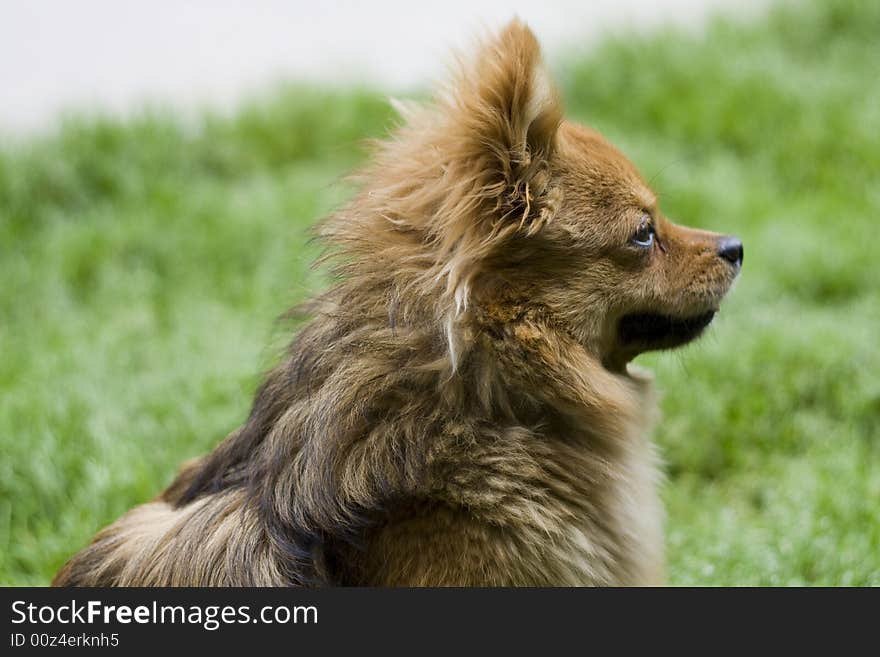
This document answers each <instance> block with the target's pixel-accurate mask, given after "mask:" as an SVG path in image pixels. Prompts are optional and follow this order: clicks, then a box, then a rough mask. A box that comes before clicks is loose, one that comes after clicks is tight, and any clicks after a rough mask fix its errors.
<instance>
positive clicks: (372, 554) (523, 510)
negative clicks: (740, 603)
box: [55, 21, 741, 586]
mask: <svg viewBox="0 0 880 657" xmlns="http://www.w3.org/2000/svg"><path fill="white" fill-rule="evenodd" d="M401 112H402V115H403V119H404V120H403V125H401V126H400V127H399V128H397V129H396V130H395V131H394V133H393V134H392V135H391V137H390V138H389V139H387V140H386V141H384V142H382V143H380V144H378V145H377V148H376V152H375V154H374V157H373V159H372V162H371V164H370V165H369V166H368V167H367V168H366V169H365V170H364V171H362V172H361V174H360V175H359V180H360V183H361V187H362V191H361V192H360V193H359V194H358V195H357V196H356V198H355V199H354V200H353V201H352V202H351V203H350V204H349V205H348V206H347V207H345V208H343V209H342V210H341V211H339V212H338V213H337V214H335V215H334V216H333V217H331V218H329V219H328V220H327V221H325V222H324V223H323V224H322V227H321V235H322V236H323V238H324V239H325V240H326V241H327V243H328V244H329V245H330V247H331V252H330V257H331V258H332V259H333V260H334V262H335V272H336V274H337V277H338V278H337V282H336V283H335V285H334V286H333V287H332V288H331V289H330V290H329V291H327V292H326V293H324V294H322V295H320V296H319V297H317V298H315V299H313V300H312V301H311V302H309V303H308V304H307V305H306V307H305V308H304V309H303V310H304V312H306V313H307V314H308V315H309V316H311V320H310V321H309V322H308V323H307V324H306V325H305V326H304V327H303V328H302V329H301V330H300V331H299V332H298V334H297V335H296V337H295V338H294V340H293V342H292V344H291V345H290V347H289V351H288V354H287V357H286V358H285V360H284V361H283V362H282V363H281V364H280V365H278V366H277V367H276V368H275V369H274V370H273V371H272V372H270V373H269V374H268V375H267V377H266V380H265V382H264V383H263V384H262V386H261V387H260V389H259V391H258V393H257V395H256V398H255V401H254V404H253V409H252V411H251V413H250V416H249V418H248V420H247V422H246V423H245V424H244V425H243V426H242V427H241V428H239V429H238V430H237V431H235V432H233V433H232V434H231V435H230V436H229V437H228V438H227V439H226V440H225V441H224V442H223V443H221V444H220V445H219V446H218V447H217V448H216V449H215V450H214V451H213V452H212V453H211V454H209V455H207V456H206V457H204V458H202V459H199V460H197V461H195V462H193V463H190V464H188V465H187V466H185V467H184V469H183V470H182V471H181V473H180V474H179V476H178V478H177V479H176V480H175V481H174V483H172V485H171V486H170V487H169V488H168V489H167V490H166V491H165V492H164V493H162V495H161V496H159V498H157V499H156V500H155V501H153V502H150V503H148V504H145V505H143V506H140V507H137V508H135V509H133V510H132V511H130V512H129V513H128V514H126V515H125V516H123V517H122V518H121V519H119V520H118V521H116V522H115V523H114V524H112V525H110V526H109V527H107V528H106V529H104V530H103V531H101V532H100V533H99V534H98V535H97V537H96V538H95V540H94V542H93V543H92V544H91V545H90V546H88V547H87V548H85V549H84V550H82V551H81V552H79V553H78V554H77V555H75V556H74V557H73V558H72V559H71V560H70V561H69V562H68V563H67V564H66V565H65V566H64V568H62V570H61V571H60V572H59V573H58V575H57V576H56V578H55V584H59V585H172V586H176V585H245V586H247V585H320V584H344V585H371V586H386V585H419V586H421V585H631V584H636V585H642V584H655V583H658V582H661V581H662V573H663V535H662V510H661V505H660V503H659V500H658V496H657V485H658V480H659V479H660V475H659V470H658V466H657V457H656V455H655V452H654V448H653V447H652V444H651V442H650V441H649V439H648V435H647V434H648V431H649V429H650V425H651V422H652V416H653V413H654V411H653V408H654V404H653V399H652V392H651V385H650V382H649V380H648V379H647V378H646V377H645V376H643V375H640V374H637V373H634V372H633V371H632V370H631V368H630V366H629V365H628V363H629V361H630V360H631V359H632V358H633V357H634V356H635V355H637V354H638V353H639V352H641V351H644V350H647V349H652V348H668V347H673V346H677V345H678V344H682V343H684V342H686V341H688V340H690V339H692V338H693V337H696V335H697V334H698V333H699V332H700V331H701V330H702V328H703V327H704V326H705V325H706V324H707V323H708V321H709V320H710V319H711V315H712V313H713V312H714V311H715V310H716V309H717V306H718V303H719V302H720V300H721V298H722V296H723V295H724V293H725V292H726V291H727V289H728V288H729V286H730V284H731V283H732V281H733V279H734V277H735V276H736V273H737V271H738V269H739V261H736V262H734V261H733V260H731V259H730V258H725V257H719V251H718V244H719V239H720V236H718V235H714V234H712V233H707V232H703V231H695V230H690V229H686V228H683V227H680V226H676V225H674V224H672V223H671V222H669V221H668V220H666V219H665V218H664V217H663V216H662V215H661V214H660V212H659V210H658V209H657V203H656V199H655V197H654V195H653V194H652V193H651V191H650V190H649V189H648V187H647V186H646V185H645V183H644V182H643V181H642V179H641V177H640V176H639V174H638V172H637V171H636V170H635V168H634V167H633V166H632V165H631V164H630V163H629V162H628V161H627V160H626V158H625V157H624V156H623V155H621V154H620V153H619V152H618V151H617V150H616V149H615V148H614V147H613V146H611V145H610V144H608V143H607V142H606V141H605V140H604V139H603V138H602V137H601V136H599V135H598V134H596V133H595V132H593V131H591V130H588V129H586V128H582V127H579V126H577V125H574V124H571V123H568V122H565V121H563V119H562V110H561V106H560V102H559V99H558V97H557V94H556V91H555V90H554V87H553V85H552V83H551V82H550V79H549V77H548V76H547V72H546V70H545V69H544V67H543V65H542V63H541V57H540V52H539V47H538V44H537V42H536V40H535V38H534V36H533V35H532V33H531V32H530V31H529V30H528V29H527V28H526V27H525V26H524V25H523V24H521V23H519V22H517V21H514V22H512V23H511V24H510V25H509V26H508V27H507V28H506V29H504V30H503V31H502V32H501V33H500V34H499V35H497V37H496V38H494V39H492V40H491V41H490V42H488V43H487V44H485V45H484V46H483V47H482V49H481V50H480V52H479V53H478V56H477V57H476V59H475V63H474V64H473V65H471V66H467V67H464V68H463V70H462V72H461V73H460V75H459V76H458V78H457V79H456V80H455V82H454V84H453V85H452V86H451V87H450V88H449V89H448V90H446V92H445V93H441V94H440V95H439V97H438V99H437V100H436V101H435V102H434V103H433V104H431V105H429V106H426V107H416V106H406V107H403V108H402V109H401ZM646 222H647V223H649V224H650V225H651V226H652V227H653V228H652V229H651V230H653V232H654V234H655V239H654V241H653V242H652V244H651V246H649V247H647V248H645V247H643V246H638V245H634V243H633V241H632V236H633V234H635V233H636V232H637V231H639V230H640V226H641V227H642V228H643V229H644V226H643V225H642V224H645V225H647V224H646ZM645 230H647V229H644V230H642V233H639V234H641V235H644V234H645V232H644V231H645ZM740 259H741V252H740Z"/></svg>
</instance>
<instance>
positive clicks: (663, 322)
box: [617, 310, 715, 352]
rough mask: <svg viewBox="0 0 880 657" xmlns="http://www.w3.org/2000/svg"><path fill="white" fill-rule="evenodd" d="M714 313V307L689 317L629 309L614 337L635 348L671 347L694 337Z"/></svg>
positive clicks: (698, 334)
mask: <svg viewBox="0 0 880 657" xmlns="http://www.w3.org/2000/svg"><path fill="white" fill-rule="evenodd" d="M714 317H715V311H714V310H710V311H708V312H705V313H702V314H701V315H694V316H692V317H672V316H670V315H662V314H658V313H633V314H631V315H625V316H624V317H623V318H622V319H621V320H620V322H619V324H618V326H617V337H618V340H619V343H620V345H621V346H622V347H624V348H625V349H627V350H633V351H636V352H641V351H648V350H652V349H673V348H675V347H680V346H681V345H684V344H687V343H688V342H690V341H691V340H695V339H696V338H698V337H699V336H700V334H701V333H702V332H703V331H704V330H705V328H706V327H707V326H709V324H710V323H711V322H712V319H713V318H714Z"/></svg>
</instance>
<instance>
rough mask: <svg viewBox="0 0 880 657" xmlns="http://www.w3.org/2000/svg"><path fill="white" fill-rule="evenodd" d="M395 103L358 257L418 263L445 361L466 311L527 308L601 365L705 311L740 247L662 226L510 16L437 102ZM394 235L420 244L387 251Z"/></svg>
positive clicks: (679, 340)
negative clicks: (397, 109)
mask: <svg viewBox="0 0 880 657" xmlns="http://www.w3.org/2000/svg"><path fill="white" fill-rule="evenodd" d="M403 113H404V116H405V118H407V122H406V124H405V125H404V126H403V127H402V128H401V129H400V131H398V133H397V134H396V136H395V139H394V140H392V141H390V142H388V143H387V144H386V146H385V150H384V152H380V153H379V156H378V159H377V162H376V166H375V169H374V174H373V175H374V177H375V179H374V181H373V184H372V185H371V187H370V188H369V192H368V194H369V196H365V197H364V199H366V200H365V201H364V202H370V203H372V204H373V207H372V212H371V215H372V216H374V217H381V219H378V220H376V221H378V222H380V223H379V225H374V226H370V227H369V228H370V230H371V234H377V232H381V233H383V234H385V231H389V230H390V231H392V232H393V233H394V237H393V238H388V237H387V235H386V237H385V238H383V241H382V243H381V244H379V243H378V242H371V243H370V244H369V245H368V246H365V247H362V250H363V251H364V253H363V259H364V262H365V263H368V264H369V263H375V265H373V266H375V267H384V268H385V272H386V273H385V275H386V276H387V275H388V274H387V271H388V269H390V268H391V267H389V265H391V264H392V262H393V263H394V266H396V267H397V268H398V269H399V267H400V266H401V261H405V262H407V263H410V262H412V263H416V262H425V263H430V264H429V266H428V271H427V274H426V275H425V276H423V277H422V280H430V281H433V282H439V283H440V285H441V286H442V292H441V294H440V296H441V297H442V298H443V300H442V301H441V302H440V304H439V306H440V307H441V309H442V310H441V314H442V315H443V316H444V320H445V321H446V322H447V326H448V330H447V333H448V335H449V342H450V349H451V351H452V352H453V353H452V355H453V361H454V360H455V351H456V344H455V341H456V337H455V335H456V332H455V326H456V323H457V322H459V321H460V320H461V318H463V317H465V316H466V315H467V313H468V311H469V309H473V308H477V309H483V310H485V309H486V308H489V307H492V308H495V309H496V310H497V309H499V308H501V309H502V310H501V311H500V314H501V315H504V314H505V311H504V310H503V309H504V308H505V307H506V308H507V309H508V311H509V310H510V309H511V308H519V309H522V308H528V307H533V308H540V309H541V312H543V313H546V315H547V316H548V317H550V318H551V321H553V322H554V323H555V324H556V325H557V326H558V327H559V328H560V329H561V330H564V331H566V332H567V333H568V334H570V335H571V336H573V337H574V338H575V339H576V340H577V341H578V342H579V343H580V344H582V345H584V346H585V347H586V348H587V349H589V350H590V351H591V352H593V353H594V354H595V355H596V356H597V357H598V358H599V359H601V361H602V362H603V363H605V364H606V366H608V367H609V368H611V369H615V370H619V369H622V368H623V367H625V365H626V363H627V362H628V361H629V360H630V359H632V358H633V357H634V356H636V355H637V354H639V353H641V352H643V351H646V350H650V349H664V348H671V347H676V346H679V345H682V344H684V343H686V342H688V341H690V340H692V339H694V338H695V337H697V336H698V335H699V334H700V333H701V331H702V330H703V329H704V328H705V327H706V326H707V325H708V324H709V322H710V321H711V320H712V318H713V316H714V314H715V312H716V311H717V310H718V305H719V303H720V301H721V299H722V297H723V296H724V295H725V293H726V292H727V291H728V289H729V288H730V286H731V284H732V283H733V281H734V279H735V277H736V275H737V273H738V272H739V269H740V266H741V264H742V245H741V244H740V242H739V241H738V240H736V239H735V238H732V237H727V236H722V235H718V234H715V233H710V232H706V231H701V230H694V229H690V228H685V227H683V226H680V225H677V224H674V223H672V222H671V221H670V220H669V219H667V218H666V217H665V216H664V215H663V213H662V211H661V210H660V208H659V206H658V203H657V198H656V196H655V195H654V194H653V193H652V191H651V190H650V188H649V187H648V185H647V184H646V183H645V181H644V180H643V179H642V177H641V176H640V175H639V173H638V171H637V170H636V168H635V167H634V166H633V164H632V163H630V162H629V160H627V158H626V157H624V156H623V155H622V154H621V153H620V152H619V151H618V150H617V149H616V148H614V147H613V146H612V145H611V144H609V143H608V142H607V141H606V140H605V139H603V138H602V137H601V136H600V135H599V134H597V133H596V132H594V131H592V130H589V129H587V128H584V127H581V126H579V125H576V124H574V123H570V122H567V121H564V120H563V118H562V109H561V104H560V101H559V98H558V96H557V93H556V91H555V87H554V85H553V83H552V81H551V80H550V78H549V76H548V73H547V70H546V68H545V67H544V66H543V64H542V61H541V55H540V50H539V47H538V44H537V41H536V39H535V37H534V35H533V34H532V33H531V32H530V31H529V29H528V28H526V27H525V26H524V25H523V24H522V23H520V22H518V21H514V22H512V23H511V24H510V25H508V26H507V28H505V29H504V30H503V31H502V32H501V33H500V34H499V35H498V36H497V37H496V38H495V39H493V40H492V41H490V42H489V43H488V44H486V45H485V46H484V47H483V49H482V51H481V52H480V53H479V55H478V57H477V58H476V60H475V63H474V64H473V65H472V66H470V67H465V69H464V71H463V72H462V73H461V74H460V75H459V77H458V78H457V79H456V81H455V83H454V85H453V86H452V88H451V89H449V90H448V92H447V93H446V94H445V95H441V97H440V100H439V101H438V102H437V104H436V105H435V106H432V107H431V108H427V109H417V108H409V109H408V108H404V111H403ZM361 214H363V213H361ZM350 220H351V221H357V220H358V219H357V217H356V216H352V217H351V219H350ZM364 234H365V232H363V231H362V232H361V233H360V234H359V242H358V244H360V243H365V240H364ZM351 241H352V242H354V240H351ZM404 244H410V245H412V248H418V249H422V251H420V252H419V253H407V255H406V256H405V258H401V257H400V253H401V251H400V249H402V248H403V246H402V245H404ZM386 255H387V257H386ZM507 314H508V316H511V315H510V312H508V313H507Z"/></svg>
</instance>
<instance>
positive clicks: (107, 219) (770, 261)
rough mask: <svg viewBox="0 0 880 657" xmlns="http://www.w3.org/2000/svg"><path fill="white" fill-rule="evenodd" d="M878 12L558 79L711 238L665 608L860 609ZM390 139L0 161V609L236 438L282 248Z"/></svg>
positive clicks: (869, 429) (128, 143) (85, 127)
mask: <svg viewBox="0 0 880 657" xmlns="http://www.w3.org/2000/svg"><path fill="white" fill-rule="evenodd" d="M878 35H880V3H868V2H856V1H854V0H852V1H846V0H833V1H821V0H819V1H816V2H800V3H791V4H788V5H785V6H780V7H777V8H776V9H774V10H772V11H771V12H769V14H768V15H766V16H764V17H762V18H761V19H760V20H759V21H757V22H753V23H748V24H740V23H736V22H731V21H726V20H720V19H719V20H715V21H713V22H712V23H710V25H709V26H708V29H707V30H706V32H705V33H703V34H701V35H698V36H697V35H693V34H686V33H683V32H676V31H660V32H653V33H651V34H648V35H639V36H638V37H636V36H632V37H629V38H622V37H620V38H615V39H613V40H609V41H606V42H604V43H603V45H601V46H600V47H599V48H597V49H594V50H593V51H591V52H590V53H587V54H577V53H572V55H571V56H570V57H569V58H568V59H567V60H564V61H562V62H559V65H558V66H555V67H554V68H555V69H556V71H557V72H558V73H559V76H560V81H561V84H562V88H563V92H564V97H565V99H566V102H567V105H568V109H569V114H570V115H571V116H572V117H573V118H576V119H578V120H581V121H583V122H585V123H588V124H590V125H593V126H595V127H597V128H598V129H599V130H601V131H602V132H604V133H605V134H606V135H607V136H608V137H609V138H610V139H612V141H614V142H616V143H617V144H618V145H620V146H621V147H622V148H623V149H624V151H625V152H627V153H628V154H629V155H630V156H631V157H632V159H634V160H635V161H636V163H637V164H638V165H639V167H640V168H641V170H642V172H643V173H644V174H645V177H646V178H647V179H649V180H650V181H651V184H652V185H653V186H654V187H655V188H656V189H657V190H658V192H659V193H660V196H661V200H662V205H663V207H664V209H665V211H666V213H667V214H668V215H669V216H670V217H672V218H674V219H676V220H678V221H681V222H683V223H688V224H690V225H695V226H702V227H706V228H710V229H715V230H720V231H725V232H733V233H736V234H738V235H739V236H740V237H741V238H742V239H743V241H744V243H745V245H746V249H745V250H746V257H745V267H744V270H743V275H742V277H741V280H740V282H739V285H738V287H737V288H736V289H735V290H734V292H733V294H732V295H731V297H730V298H729V300H728V302H727V304H726V305H725V307H724V308H723V311H722V313H721V315H720V316H719V317H718V319H717V320H716V323H715V325H714V326H713V328H712V329H711V330H710V332H709V334H708V336H707V337H706V338H704V339H703V340H702V341H701V342H700V343H699V344H697V345H694V346H692V347H689V348H687V349H685V350H684V351H681V352H677V353H675V354H660V355H651V356H648V357H643V358H642V359H641V361H642V363H643V364H645V365H648V366H649V367H650V368H652V369H653V370H654V371H655V372H656V378H657V385H658V389H659V390H660V391H661V393H662V399H661V405H662V409H663V414H664V418H665V419H664V421H663V422H662V423H661V424H660V426H659V429H658V431H657V439H658V441H659V443H660V444H661V446H662V449H663V453H664V455H665V458H666V461H667V466H668V474H669V480H668V483H667V485H666V487H665V489H664V498H665V501H666V504H667V508H668V523H667V525H668V529H667V544H668V545H667V551H668V562H669V563H668V578H669V582H670V583H671V584H684V585H689V584H710V585H722V584H741V585H763V584H776V585H789V584H825V585H838V584H845V585H850V584H861V585H866V584H873V585H878V584H880V464H878V458H880V267H878V265H877V244H875V242H877V234H878V217H880V75H878V72H880V39H878ZM393 120H394V119H393V117H392V114H391V111H390V109H389V108H388V105H387V102H386V100H385V98H384V97H383V96H382V94H380V93H377V92H373V91H370V90H352V91H348V92H344V91H336V92H331V91H322V90H316V89H308V88H301V87H297V86H291V87H285V88H282V89H279V90H278V92H277V93H275V94H274V95H272V96H271V97H268V98H260V99H257V100H254V101H253V103H252V104H250V105H247V106H243V107H242V108H240V110H238V111H237V112H236V113H235V114H234V115H231V116H221V115H204V116H203V117H202V118H201V119H200V120H199V121H197V122H196V123H195V124H186V123H184V122H183V121H181V120H180V119H177V118H175V117H174V116H173V115H171V114H170V113H168V114H163V113H161V112H152V113H144V114H143V115H141V116H139V117H137V118H129V119H126V120H119V119H110V118H100V117H92V118H89V117H86V118H82V117H81V118H77V119H71V120H67V121H66V122H64V124H63V125H62V126H61V128H60V129H59V130H58V131H57V132H55V133H53V134H51V135H46V136H42V137H32V138H29V139H28V140H27V141H24V142H20V143H17V144H14V145H7V146H6V147H4V148H3V149H0V455H2V458H0V583H2V584H45V583H47V582H48V581H49V579H50V578H51V575H52V574H53V572H54V571H55V570H56V569H57V568H58V567H59V566H60V565H61V564H62V563H63V561H64V560H65V559H66V558H67V557H68V556H70V555H71V554H72V553H73V552H74V551H76V550H77V549H79V548H80V547H81V546H83V545H84V544H85V543H86V542H87V541H88V540H89V538H90V537H91V536H92V535H93V534H94V532H95V531H96V530H97V529H98V528H100V527H101V526H103V525H105V524H106V523H108V522H110V521H111V520H113V519H114V518H116V517H117V516H118V515H120V514H121V513H123V512H124V511H125V510H127V509H128V508H130V507H131V506H133V505H135V504H138V503H141V502H143V501H146V500H147V499H149V498H151V497H152V496H153V495H155V494H156V493H157V492H158V491H159V490H160V489H161V488H162V487H163V486H164V485H165V484H166V483H167V482H168V481H170V479H171V478H172V477H173V475H174V473H175V471H176V468H177V465H178V464H179V463H180V462H181V461H182V460H183V459H185V458H189V457H191V456H195V455H197V454H201V453H203V452H205V451H208V450H210V449H211V447H212V446H213V445H215V444H216V443H217V442H218V441H219V440H220V439H222V438H223V437H224V436H225V435H226V434H227V433H228V432H229V431H230V430H231V429H233V428H235V427H236V426H237V425H238V424H239V423H241V422H242V421H243V419H244V418H245V416H246V414H247V412H248V408H249V403H250V397H251V395H252V393H253V391H254V389H255V387H256V385H257V382H258V380H259V375H260V372H261V371H262V370H263V369H265V368H266V367H268V366H269V365H270V364H271V362H272V360H273V357H274V354H275V348H276V347H277V346H278V345H279V344H282V343H283V342H284V341H285V340H286V339H287V337H288V336H286V335H285V334H284V332H283V331H282V330H281V329H280V327H279V326H278V325H277V324H276V323H275V321H274V318H275V317H277V316H278V315H279V314H280V313H282V312H283V311H284V310H285V308H287V307H288V306H290V305H291V304H293V303H294V302H296V301H297V300H300V299H301V298H302V297H303V296H304V295H306V294H308V293H309V292H310V291H312V290H315V289H318V288H319V287H320V286H321V274H320V272H314V271H312V270H310V269H309V264H310V262H311V260H312V259H313V257H314V255H315V247H314V246H309V245H307V243H306V240H307V237H308V227H309V226H310V225H311V224H312V223H313V221H314V220H316V219H317V218H318V217H320V216H322V215H324V214H326V213H327V212H328V211H330V210H331V209H332V208H333V207H334V206H336V205H338V204H339V203H340V202H341V201H342V200H344V199H345V198H346V196H347V194H348V193H350V190H349V189H347V188H346V186H345V185H344V184H342V183H340V182H339V180H340V176H341V175H342V174H344V173H345V172H347V171H348V170H350V169H351V168H352V167H353V166H356V165H357V163H358V162H359V161H360V160H361V159H362V157H363V151H362V149H361V148H360V147H359V143H360V141H361V140H362V139H363V138H365V137H376V136H381V135H383V134H384V133H385V132H386V131H387V129H388V127H389V126H390V125H391V124H392V122H393Z"/></svg>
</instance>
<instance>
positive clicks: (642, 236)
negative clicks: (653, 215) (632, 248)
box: [632, 221, 654, 248]
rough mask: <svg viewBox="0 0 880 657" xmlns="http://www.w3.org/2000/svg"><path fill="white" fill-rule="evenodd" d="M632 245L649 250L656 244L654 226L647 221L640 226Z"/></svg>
mask: <svg viewBox="0 0 880 657" xmlns="http://www.w3.org/2000/svg"><path fill="white" fill-rule="evenodd" d="M632 243H633V244H635V245H636V246H641V247H643V248H648V247H650V246H652V245H653V244H654V226H653V224H650V223H648V222H647V221H646V222H645V223H643V224H642V225H641V226H639V229H638V230H637V231H636V234H635V235H633V238H632Z"/></svg>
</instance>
